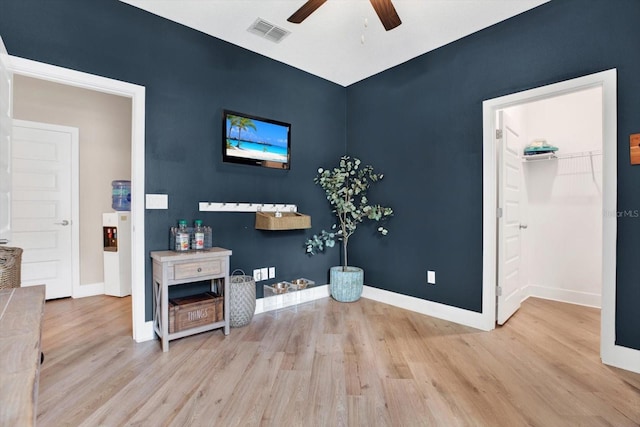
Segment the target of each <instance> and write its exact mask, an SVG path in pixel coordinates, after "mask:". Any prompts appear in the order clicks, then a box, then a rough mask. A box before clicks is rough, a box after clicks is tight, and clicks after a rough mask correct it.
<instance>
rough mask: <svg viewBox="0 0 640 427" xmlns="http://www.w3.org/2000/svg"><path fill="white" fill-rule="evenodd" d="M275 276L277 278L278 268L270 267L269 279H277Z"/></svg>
mask: <svg viewBox="0 0 640 427" xmlns="http://www.w3.org/2000/svg"><path fill="white" fill-rule="evenodd" d="M275 278H276V268H275V267H269V279H275Z"/></svg>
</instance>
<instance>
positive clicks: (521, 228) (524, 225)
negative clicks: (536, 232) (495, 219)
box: [519, 224, 528, 230]
mask: <svg viewBox="0 0 640 427" xmlns="http://www.w3.org/2000/svg"><path fill="white" fill-rule="evenodd" d="M519 227H520V230H524V229H525V228H527V227H528V225H527V224H520V225H519Z"/></svg>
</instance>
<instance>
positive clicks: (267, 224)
mask: <svg viewBox="0 0 640 427" xmlns="http://www.w3.org/2000/svg"><path fill="white" fill-rule="evenodd" d="M303 228H311V217H310V216H309V215H305V214H301V213H298V212H282V213H281V216H279V217H278V216H276V214H275V212H256V229H258V230H299V229H303Z"/></svg>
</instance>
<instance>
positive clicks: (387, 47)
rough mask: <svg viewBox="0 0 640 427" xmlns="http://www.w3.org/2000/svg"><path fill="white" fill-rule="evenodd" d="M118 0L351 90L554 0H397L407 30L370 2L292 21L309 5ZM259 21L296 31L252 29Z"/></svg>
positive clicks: (292, 0) (352, 2) (293, 0)
mask: <svg viewBox="0 0 640 427" xmlns="http://www.w3.org/2000/svg"><path fill="white" fill-rule="evenodd" d="M121 1H122V2H124V3H128V4H130V5H133V6H136V7H138V8H140V9H144V10H146V11H149V12H151V13H154V14H156V15H159V16H162V17H164V18H167V19H170V20H172V21H175V22H178V23H181V24H183V25H186V26H188V27H191V28H195V29H197V30H199V31H202V32H204V33H206V34H210V35H212V36H214V37H216V38H219V39H222V40H225V41H227V42H229V43H232V44H234V45H237V46H241V47H243V48H245V49H248V50H251V51H253V52H256V53H259V54H261V55H264V56H267V57H269V58H272V59H275V60H276V61H280V62H283V63H285V64H289V65H291V66H293V67H295V68H299V69H301V70H304V71H306V72H309V73H311V74H314V75H317V76H319V77H322V78H324V79H327V80H329V81H332V82H334V83H337V84H340V85H342V86H348V85H350V84H352V83H355V82H357V81H360V80H362V79H365V78H367V77H369V76H372V75H374V74H377V73H379V72H381V71H384V70H386V69H388V68H391V67H393V66H395V65H398V64H401V63H403V62H406V61H408V60H410V59H412V58H415V57H417V56H419V55H422V54H423V53H426V52H429V51H431V50H433V49H436V48H438V47H440V46H443V45H445V44H447V43H450V42H452V41H454V40H457V39H460V38H462V37H464V36H466V35H469V34H471V33H474V32H476V31H478V30H481V29H482V28H486V27H488V26H490V25H493V24H495V23H497V22H500V21H503V20H505V19H508V18H510V17H512V16H514V15H517V14H520V13H522V12H524V11H526V10H529V9H531V8H534V7H536V6H539V5H541V4H543V3H546V2H547V1H549V0H393V4H394V6H395V8H396V10H397V12H398V15H400V19H401V20H402V25H400V26H399V27H397V28H395V29H393V30H391V31H385V30H384V28H383V27H382V24H381V23H380V21H379V20H378V16H377V15H376V13H375V11H374V10H373V7H372V6H371V3H370V2H369V0H329V1H327V2H326V3H325V4H323V5H322V6H320V8H319V9H317V10H316V11H315V12H314V13H312V14H311V16H309V17H308V18H307V19H306V20H305V21H304V22H302V23H301V24H292V23H290V22H287V18H288V17H289V16H290V15H291V14H292V13H293V12H295V11H296V10H297V9H298V8H299V7H300V6H302V5H303V4H304V3H305V1H306V0H121ZM257 18H262V19H263V20H265V21H268V22H270V23H271V24H274V25H276V26H278V27H281V28H284V29H285V30H287V31H290V32H291V34H289V35H288V36H287V37H285V38H284V39H282V40H281V41H280V42H279V43H274V42H272V41H269V40H267V39H265V38H262V37H259V36H257V35H255V34H253V33H251V32H249V31H247V29H248V28H249V27H250V26H251V25H252V24H253V23H254V22H255V21H256V19H257ZM365 21H366V24H365Z"/></svg>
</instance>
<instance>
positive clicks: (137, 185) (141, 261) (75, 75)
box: [10, 57, 154, 342]
mask: <svg viewBox="0 0 640 427" xmlns="http://www.w3.org/2000/svg"><path fill="white" fill-rule="evenodd" d="M10 70H11V71H12V72H13V73H14V74H19V75H23V76H27V77H33V78H36V79H41V80H47V81H51V82H56V83H61V84H65V85H69V86H75V87H80V88H85V89H89V90H94V91H98V92H104V93H109V94H113V95H118V96H123V97H126V98H130V99H131V127H132V129H131V181H132V194H134V197H133V198H132V201H131V216H132V256H131V258H132V260H131V270H132V271H131V276H132V280H131V282H132V292H131V304H132V324H133V328H132V329H133V338H134V339H135V340H136V341H137V342H142V341H148V340H152V339H153V338H154V334H153V322H151V321H146V320H145V318H146V314H145V311H146V310H145V307H146V295H145V294H146V292H145V285H146V278H145V260H146V257H145V249H144V194H145V186H144V177H145V174H144V170H145V167H144V166H145V160H144V158H145V157H144V156H145V141H144V135H145V129H144V126H145V88H144V87H143V86H138V85H134V84H131V83H126V82H122V81H118V80H113V79H109V78H105V77H100V76H96V75H92V74H87V73H83V72H79V71H74V70H70V69H66V68H61V67H57V66H53V65H49V64H43V63H40V62H36V61H31V60H28V59H24V58H18V57H10ZM135 195H139V197H136V196H135Z"/></svg>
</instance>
